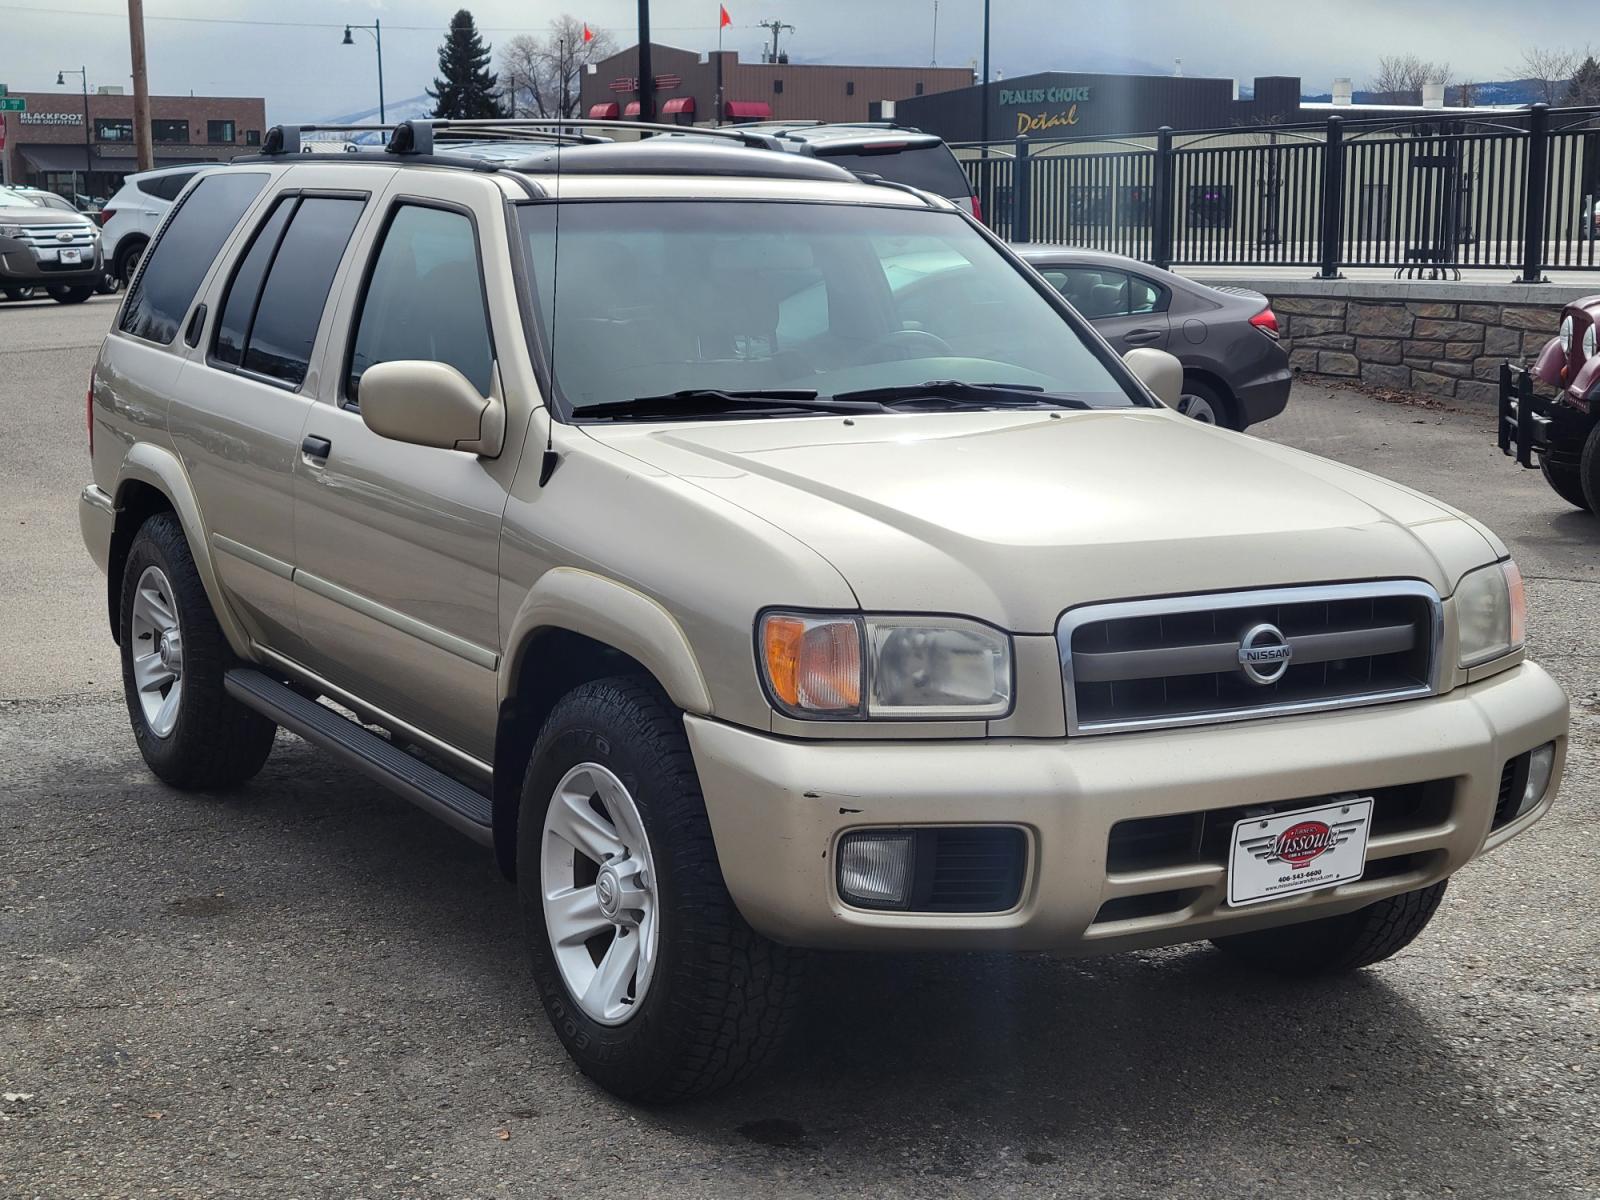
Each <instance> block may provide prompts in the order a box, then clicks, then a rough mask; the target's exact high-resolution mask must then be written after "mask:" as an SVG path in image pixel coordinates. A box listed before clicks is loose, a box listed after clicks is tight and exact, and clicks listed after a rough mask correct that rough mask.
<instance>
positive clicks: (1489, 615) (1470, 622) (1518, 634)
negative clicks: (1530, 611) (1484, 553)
mask: <svg viewBox="0 0 1600 1200" xmlns="http://www.w3.org/2000/svg"><path fill="white" fill-rule="evenodd" d="M1456 625H1457V626H1458V627H1459V629H1460V631H1461V638H1460V644H1461V653H1460V663H1461V665H1462V666H1463V667H1472V666H1476V665H1478V664H1479V663H1483V662H1488V661H1489V660H1490V659H1492V658H1499V657H1500V656H1501V655H1504V654H1509V653H1511V651H1513V650H1515V649H1517V648H1518V647H1519V646H1521V645H1522V642H1523V637H1524V633H1525V630H1526V627H1527V603H1526V600H1525V598H1524V596H1523V592H1522V573H1521V572H1520V571H1518V570H1517V564H1516V563H1514V562H1512V561H1511V560H1510V559H1509V558H1508V559H1506V561H1505V562H1501V563H1495V564H1494V565H1493V566H1489V567H1483V568H1481V569H1479V570H1476V571H1473V572H1472V573H1471V574H1469V575H1467V576H1465V577H1463V578H1462V580H1461V584H1460V586H1459V587H1457V588H1456Z"/></svg>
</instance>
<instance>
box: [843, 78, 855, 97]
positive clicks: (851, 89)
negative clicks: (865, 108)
mask: <svg viewBox="0 0 1600 1200" xmlns="http://www.w3.org/2000/svg"><path fill="white" fill-rule="evenodd" d="M844 94H845V95H846V96H854V95H855V94H856V81H855V80H854V79H851V80H848V81H847V82H846V83H845V85H844Z"/></svg>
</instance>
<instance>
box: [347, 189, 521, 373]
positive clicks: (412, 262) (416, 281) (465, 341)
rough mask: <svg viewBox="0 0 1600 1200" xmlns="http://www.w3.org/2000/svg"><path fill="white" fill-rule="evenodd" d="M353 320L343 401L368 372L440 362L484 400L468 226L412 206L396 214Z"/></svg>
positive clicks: (479, 287)
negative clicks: (388, 365)
mask: <svg viewBox="0 0 1600 1200" xmlns="http://www.w3.org/2000/svg"><path fill="white" fill-rule="evenodd" d="M356 321H357V324H356V336H355V344H354V348H353V350H352V351H351V355H350V374H349V377H348V379H347V381H346V383H345V394H346V396H347V397H348V398H349V399H351V400H354V399H355V398H356V390H357V388H358V387H359V386H360V382H361V373H362V372H363V371H365V370H366V369H367V368H368V367H370V366H374V365H376V364H377V363H381V362H393V361H395V360H397V359H408V358H411V359H426V360H428V361H431V362H441V363H446V364H448V365H449V366H452V367H454V368H455V369H456V370H458V371H460V372H461V373H462V374H463V375H465V376H466V377H467V379H468V380H469V381H470V382H471V383H472V386H473V387H475V388H477V389H478V391H479V393H480V394H482V395H487V394H488V392H489V382H490V381H489V376H490V372H491V369H492V365H493V362H494V349H493V346H492V345H491V343H490V339H489V313H488V310H487V309H486V308H485V306H484V300H483V276H482V273H481V271H480V270H479V267H478V241H477V237H476V235H475V234H474V232H473V228H472V221H471V220H470V219H469V218H468V217H466V216H465V215H463V214H461V213H458V212H449V211H446V210H444V209H438V208H423V207H421V206H420V205H415V204H407V205H402V206H401V207H400V208H398V209H396V210H395V214H394V217H393V218H392V219H391V220H390V222H389V228H388V229H387V230H385V231H384V235H383V242H382V244H381V245H380V246H379V248H378V257H377V261H376V262H375V263H374V264H373V267H372V277H371V279H370V280H369V281H368V283H367V294H366V295H365V296H364V297H363V298H362V301H361V312H360V315H359V316H358V317H357V318H356Z"/></svg>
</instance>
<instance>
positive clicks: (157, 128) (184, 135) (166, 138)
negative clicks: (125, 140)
mask: <svg viewBox="0 0 1600 1200" xmlns="http://www.w3.org/2000/svg"><path fill="white" fill-rule="evenodd" d="M150 137H151V139H152V140H154V141H157V142H187V141H188V140H189V122H188V121H185V120H182V119H177V118H172V117H164V118H162V119H161V120H157V121H151V122H150Z"/></svg>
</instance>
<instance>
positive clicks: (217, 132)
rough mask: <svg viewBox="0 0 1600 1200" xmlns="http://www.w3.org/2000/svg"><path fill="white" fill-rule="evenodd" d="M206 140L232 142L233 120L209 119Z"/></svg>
mask: <svg viewBox="0 0 1600 1200" xmlns="http://www.w3.org/2000/svg"><path fill="white" fill-rule="evenodd" d="M206 141H208V142H231V141H233V122H232V121H207V122H206Z"/></svg>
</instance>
